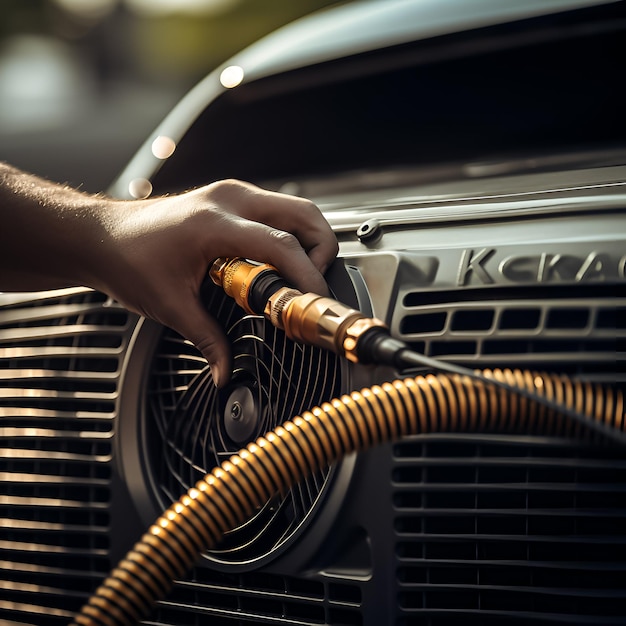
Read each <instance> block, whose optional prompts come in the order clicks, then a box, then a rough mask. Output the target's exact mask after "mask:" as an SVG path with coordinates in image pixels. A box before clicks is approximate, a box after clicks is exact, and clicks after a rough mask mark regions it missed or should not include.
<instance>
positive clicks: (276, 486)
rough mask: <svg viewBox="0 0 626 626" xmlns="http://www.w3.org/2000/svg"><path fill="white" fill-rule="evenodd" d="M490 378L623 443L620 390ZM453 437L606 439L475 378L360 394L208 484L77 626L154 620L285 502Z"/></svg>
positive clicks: (264, 445)
mask: <svg viewBox="0 0 626 626" xmlns="http://www.w3.org/2000/svg"><path fill="white" fill-rule="evenodd" d="M482 374H483V375H484V376H486V377H487V378H493V379H495V380H499V381H504V382H506V383H508V384H510V385H514V386H516V387H519V388H522V389H526V390H528V391H531V392H533V393H535V394H537V395H539V396H543V397H545V398H548V399H551V400H554V401H555V402H558V403H559V404H561V405H563V406H565V407H568V408H570V409H575V410H576V411H578V412H581V413H584V414H586V415H587V416H588V417H589V419H590V420H593V421H595V422H600V423H601V424H602V425H603V426H605V427H606V428H607V429H611V430H614V431H617V432H619V433H624V430H625V426H626V420H625V419H624V397H623V393H622V391H621V390H618V389H614V388H612V387H610V386H606V385H602V384H592V383H588V382H580V381H573V380H571V379H570V378H568V377H566V376H559V375H554V374H543V373H542V374H538V373H533V372H529V371H522V370H508V369H507V370H492V371H490V370H486V371H482ZM452 432H473V433H476V432H481V433H496V432H508V433H526V434H536V435H543V436H559V437H576V438H584V439H586V440H597V439H598V438H599V437H600V435H598V434H597V433H595V432H593V431H591V430H589V429H587V428H585V426H584V425H582V424H580V423H574V422H572V420H569V419H567V418H566V417H565V416H563V415H560V414H559V413H558V411H554V410H552V409H550V408H547V407H545V406H542V405H540V404H539V403H536V402H533V401H532V400H530V399H528V398H527V397H522V396H518V395H516V394H513V393H509V392H507V391H506V390H504V389H502V388H498V387H495V386H490V385H489V384H485V383H484V382H482V381H480V380H476V379H473V378H471V377H469V376H461V375H450V374H428V375H425V376H418V377H416V378H407V379H403V380H395V381H393V382H386V383H383V384H382V385H375V386H372V387H370V388H366V389H363V390H361V391H360V392H359V391H353V392H352V393H350V394H347V395H344V396H342V397H341V398H335V399H333V400H331V401H330V402H325V403H323V404H322V405H321V406H319V407H315V408H313V409H311V410H310V411H306V412H304V413H302V415H299V416H296V417H294V418H293V419H292V420H290V421H287V422H285V423H284V424H282V425H280V426H278V427H277V428H275V429H274V430H273V431H271V432H269V433H267V434H266V435H265V436H263V437H259V438H258V439H257V440H256V441H254V442H252V443H250V444H248V446H247V447H246V448H244V449H242V450H240V451H239V453H237V454H235V455H233V456H232V457H230V459H228V460H227V461H224V462H223V463H222V464H221V465H220V466H219V467H216V468H215V469H213V470H212V471H211V472H210V473H209V474H207V475H206V476H205V477H204V478H203V479H202V480H200V481H199V482H198V483H197V484H196V485H195V486H194V487H192V488H191V489H190V490H189V491H188V492H187V493H186V494H185V495H183V496H182V497H181V498H180V499H179V500H178V501H177V502H175V503H174V504H172V505H171V506H170V507H169V508H168V509H167V510H166V511H165V512H164V513H163V514H162V515H161V517H159V518H158V519H157V520H156V522H155V523H154V524H153V525H152V526H151V527H150V528H149V529H148V531H147V532H146V533H145V534H144V535H143V537H142V538H141V539H140V540H139V541H138V542H137V544H135V546H134V547H133V548H132V549H131V550H130V552H129V553H128V554H127V555H126V557H125V558H124V559H123V560H122V561H121V562H120V563H119V564H118V566H117V567H116V568H115V569H113V571H112V572H111V574H110V575H109V577H108V578H106V579H105V581H104V582H103V583H102V584H101V585H100V587H99V588H98V589H97V590H96V591H95V593H94V595H93V596H92V597H91V599H90V600H89V602H88V603H87V604H85V605H84V606H83V608H82V610H81V612H80V613H79V614H77V615H76V617H75V618H74V621H73V622H72V626H78V625H79V624H80V625H89V626H120V625H122V626H124V625H130V624H135V623H137V622H138V621H141V620H142V619H145V618H146V617H147V616H148V615H149V614H150V612H151V610H152V607H153V604H154V603H155V602H156V601H157V600H159V599H161V598H163V597H165V596H166V595H167V593H168V592H169V590H170V589H171V587H172V586H173V581H174V580H175V579H176V578H179V577H181V576H183V575H184V574H185V573H186V572H187V571H188V570H189V569H190V568H191V566H192V565H193V563H194V562H195V561H196V559H197V558H198V555H199V554H201V553H202V552H203V551H205V550H207V549H209V548H212V547H214V546H215V545H216V544H217V543H218V542H219V541H220V540H221V538H222V537H223V535H224V534H225V533H226V532H227V531H229V530H232V529H233V528H235V527H237V526H238V525H239V524H241V523H243V522H245V521H246V520H248V519H249V518H250V517H251V516H252V515H253V513H254V511H255V510H256V509H257V508H259V507H261V506H262V505H264V504H265V503H266V502H267V501H268V500H270V499H271V498H272V497H273V496H274V495H275V494H276V493H285V492H286V491H287V490H288V489H289V488H290V487H292V486H293V485H295V484H296V483H297V482H298V481H299V480H301V479H302V478H304V477H305V476H307V475H309V474H311V473H314V472H315V471H317V470H319V469H321V468H323V467H326V466H328V465H330V464H332V463H334V462H336V461H338V460H340V459H341V458H342V457H343V456H345V455H347V454H350V453H352V452H359V451H363V450H366V449H368V448H370V447H372V446H374V445H377V444H379V443H383V442H386V441H390V440H395V439H398V438H400V437H402V436H404V435H408V434H427V433H452Z"/></svg>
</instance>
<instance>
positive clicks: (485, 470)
mask: <svg viewBox="0 0 626 626" xmlns="http://www.w3.org/2000/svg"><path fill="white" fill-rule="evenodd" d="M392 484H393V490H394V495H393V497H394V509H395V532H396V559H397V569H396V572H397V584H398V609H399V611H400V613H401V615H402V616H403V617H404V618H405V620H404V621H403V622H402V623H403V624H415V625H417V624H420V625H429V626H440V625H442V626H443V625H444V624H445V625H446V626H451V625H453V624H459V625H460V624H467V623H474V622H473V621H472V620H473V619H474V620H476V623H481V624H497V623H501V621H502V620H503V619H504V618H505V617H506V618H507V620H509V621H507V622H506V623H511V622H510V620H511V619H513V620H515V621H514V622H513V623H516V624H517V623H526V622H527V623H529V624H530V623H532V624H533V626H535V625H536V624H538V623H540V624H544V623H551V624H554V623H563V624H574V623H575V624H588V625H590V626H591V625H592V624H593V625H596V624H618V623H622V624H623V620H624V617H623V616H624V615H626V567H625V566H624V563H625V562H626V460H625V459H624V456H623V451H622V450H620V449H608V448H603V449H601V450H598V449H593V448H580V447H571V446H570V445H568V444H567V443H565V442H560V443H559V442H554V441H550V442H548V441H547V440H546V441H541V440H530V439H526V438H522V437H516V438H507V437H498V438H496V437H493V438H482V439H481V438H478V437H473V436H465V437H463V438H462V439H461V438H458V437H447V438H446V437H440V438H431V439H429V440H428V441H424V440H422V441H420V440H419V439H418V438H412V439H408V440H407V441H403V442H401V443H398V444H397V445H395V446H394V471H393V476H392Z"/></svg>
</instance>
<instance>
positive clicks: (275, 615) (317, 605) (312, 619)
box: [145, 567, 363, 626]
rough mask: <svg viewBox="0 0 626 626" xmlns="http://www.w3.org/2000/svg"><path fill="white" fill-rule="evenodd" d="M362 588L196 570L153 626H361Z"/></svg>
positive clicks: (159, 609) (161, 605)
mask: <svg viewBox="0 0 626 626" xmlns="http://www.w3.org/2000/svg"><path fill="white" fill-rule="evenodd" d="M360 606H361V591H360V589H359V587H356V586H351V585H344V584H335V583H330V584H329V583H327V582H321V581H315V580H311V579H300V578H293V577H285V576H279V575H276V574H269V573H267V572H259V573H254V572H249V573H241V574H227V573H220V572H215V571H213V570H210V569H207V568H203V567H197V568H195V569H194V571H193V572H192V573H191V575H190V576H189V577H188V578H187V579H186V580H185V581H184V582H183V581H179V582H177V583H176V585H175V587H174V590H173V591H172V593H170V594H169V596H168V598H167V600H165V601H163V602H160V603H159V604H158V607H157V610H156V611H155V614H154V615H153V616H152V619H151V620H149V621H147V622H145V624H147V625H151V626H157V625H159V626H165V625H168V626H174V625H176V626H182V625H185V626H201V625H202V624H207V623H209V620H210V623H211V624H216V625H218V626H219V625H224V626H228V625H230V626H234V625H239V624H242V623H248V622H249V623H268V624H269V623H272V624H284V625H285V626H286V625H288V624H290V625H291V624H299V625H300V626H317V625H318V624H338V625H342V626H360V625H361V624H362V623H363V621H362V617H361V612H360Z"/></svg>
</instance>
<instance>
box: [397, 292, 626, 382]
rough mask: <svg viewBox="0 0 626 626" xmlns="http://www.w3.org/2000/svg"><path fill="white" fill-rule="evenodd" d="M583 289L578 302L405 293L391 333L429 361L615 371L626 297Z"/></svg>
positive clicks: (624, 340) (536, 295)
mask: <svg viewBox="0 0 626 626" xmlns="http://www.w3.org/2000/svg"><path fill="white" fill-rule="evenodd" d="M581 291H582V293H581V294H579V297H577V298H574V297H573V296H572V291H571V290H570V289H558V288H557V289H544V290H541V289H539V288H536V289H531V290H529V291H527V290H525V289H522V288H520V289H518V290H515V289H512V288H497V287H495V288H489V289H487V288H485V289H482V290H479V289H470V290H467V291H463V290H460V291H444V292H431V293H428V294H422V293H420V292H408V293H406V294H405V295H404V296H403V297H402V298H401V299H400V300H399V301H398V303H397V306H396V309H395V311H394V317H393V329H394V331H395V332H396V333H397V336H399V337H401V338H402V339H404V340H405V341H407V342H408V343H409V344H410V345H411V346H412V347H413V348H414V349H416V350H418V351H420V352H422V353H424V354H426V355H428V356H432V357H445V358H450V359H454V360H456V361H466V362H468V361H471V362H477V363H481V364H482V365H483V366H488V365H496V364H506V365H507V366H509V367H511V366H514V365H518V366H520V367H550V366H556V365H559V366H561V365H563V366H566V367H567V368H568V369H570V370H571V369H572V363H575V364H576V369H577V370H578V371H579V372H598V371H600V372H607V371H609V372H611V371H615V368H616V365H617V364H616V353H617V352H618V351H620V350H624V347H625V346H626V325H625V323H624V319H625V318H626V316H625V315H624V311H625V309H626V298H623V297H617V296H616V293H615V287H614V286H610V285H598V286H593V287H592V288H590V287H587V288H586V289H583V290H581ZM574 356H575V358H573V357H574ZM561 369H562V368H561Z"/></svg>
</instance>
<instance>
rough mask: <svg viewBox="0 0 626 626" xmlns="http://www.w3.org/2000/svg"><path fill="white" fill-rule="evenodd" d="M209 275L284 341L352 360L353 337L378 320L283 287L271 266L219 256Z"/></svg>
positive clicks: (354, 357) (377, 324)
mask: <svg viewBox="0 0 626 626" xmlns="http://www.w3.org/2000/svg"><path fill="white" fill-rule="evenodd" d="M209 276H210V278H211V280H212V281H213V282H214V283H215V284H216V285H218V286H220V287H222V289H224V291H225V292H226V294H227V295H229V296H231V297H232V298H234V300H235V301H236V302H237V304H239V306H241V308H242V309H244V311H246V312H248V313H257V314H261V313H262V314H263V315H265V317H266V318H267V319H268V320H269V321H270V322H271V323H272V324H273V325H274V326H276V327H278V328H280V329H282V330H284V331H285V334H286V335H287V337H289V339H292V340H294V341H297V342H300V343H306V344H309V345H313V346H317V347H319V348H324V349H325V350H330V351H332V352H334V353H335V354H338V355H340V356H343V357H345V358H347V359H349V360H350V361H352V362H355V363H356V362H358V361H359V356H358V354H357V352H358V347H359V341H360V339H361V337H362V336H364V335H365V334H366V333H367V332H368V331H369V330H372V329H374V328H379V329H385V328H386V326H385V324H384V323H383V322H381V321H380V320H378V319H376V318H368V317H365V316H364V315H363V314H362V313H361V312H360V311H357V310H355V309H351V308H350V307H347V306H345V305H344V304H341V303H340V302H338V301H337V300H334V299H332V298H327V297H324V296H320V295H317V294H315V293H305V294H303V293H302V292H301V291H298V290H297V289H293V288H292V287H290V286H288V285H287V284H286V283H285V282H284V281H283V280H282V279H281V278H280V277H279V276H278V273H277V271H276V268H274V267H273V266H271V265H255V264H253V263H250V262H249V261H246V260H245V259H241V258H234V259H223V258H219V259H217V260H216V261H214V262H213V264H212V266H211V268H210V270H209Z"/></svg>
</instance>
